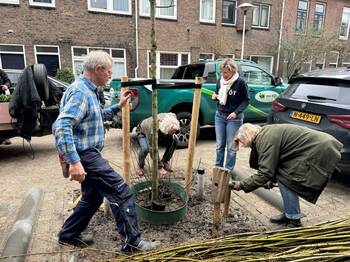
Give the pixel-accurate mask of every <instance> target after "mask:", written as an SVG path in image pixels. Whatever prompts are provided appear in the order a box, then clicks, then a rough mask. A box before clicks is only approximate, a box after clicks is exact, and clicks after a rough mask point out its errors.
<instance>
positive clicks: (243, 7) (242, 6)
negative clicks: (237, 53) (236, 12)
mask: <svg viewBox="0 0 350 262" xmlns="http://www.w3.org/2000/svg"><path fill="white" fill-rule="evenodd" d="M238 8H239V9H241V10H242V11H243V14H244V16H243V33H242V48H241V59H242V60H243V55H244V40H245V39H244V38H245V20H246V16H247V11H249V10H253V9H254V5H252V4H250V3H243V4H240V5H239V6H238Z"/></svg>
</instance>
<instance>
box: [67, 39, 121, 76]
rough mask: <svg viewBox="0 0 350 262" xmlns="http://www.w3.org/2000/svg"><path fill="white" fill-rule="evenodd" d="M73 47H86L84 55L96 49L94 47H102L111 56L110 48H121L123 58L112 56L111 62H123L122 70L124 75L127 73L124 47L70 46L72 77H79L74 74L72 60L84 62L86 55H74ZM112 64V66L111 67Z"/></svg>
mask: <svg viewBox="0 0 350 262" xmlns="http://www.w3.org/2000/svg"><path fill="white" fill-rule="evenodd" d="M74 48H80V49H86V51H87V52H86V55H88V54H89V53H90V52H91V49H92V50H96V49H103V50H109V55H111V56H112V50H122V51H123V56H124V57H123V58H116V57H112V60H113V64H114V62H117V63H120V62H123V63H124V72H125V75H127V65H126V50H125V48H114V47H95V46H71V52H72V68H73V74H74V77H75V78H77V77H79V75H80V74H79V75H77V74H75V67H74V61H79V62H84V60H85V58H86V56H75V55H74ZM113 64H112V67H113Z"/></svg>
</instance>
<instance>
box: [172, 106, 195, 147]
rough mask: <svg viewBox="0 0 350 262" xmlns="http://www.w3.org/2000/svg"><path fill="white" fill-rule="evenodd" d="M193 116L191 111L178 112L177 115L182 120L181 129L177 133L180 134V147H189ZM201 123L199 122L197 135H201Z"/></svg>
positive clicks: (178, 145)
mask: <svg viewBox="0 0 350 262" xmlns="http://www.w3.org/2000/svg"><path fill="white" fill-rule="evenodd" d="M191 116H192V114H191V113H190V112H178V113H176V117H177V119H178V120H179V122H180V131H179V132H178V133H176V134H177V136H178V144H177V147H178V148H185V147H188V143H189V140H190V129H191ZM199 132H200V125H199V123H198V126H197V137H196V139H198V137H199Z"/></svg>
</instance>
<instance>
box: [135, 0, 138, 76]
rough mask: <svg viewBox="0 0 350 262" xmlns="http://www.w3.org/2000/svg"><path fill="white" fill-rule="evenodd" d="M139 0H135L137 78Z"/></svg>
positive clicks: (136, 68)
mask: <svg viewBox="0 0 350 262" xmlns="http://www.w3.org/2000/svg"><path fill="white" fill-rule="evenodd" d="M137 2H138V0H135V45H136V67H135V78H137V72H138V70H139V16H138V4H137Z"/></svg>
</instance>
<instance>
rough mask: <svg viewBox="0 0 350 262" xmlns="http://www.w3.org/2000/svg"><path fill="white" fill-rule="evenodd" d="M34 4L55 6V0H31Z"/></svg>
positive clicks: (31, 3) (30, 2)
mask: <svg viewBox="0 0 350 262" xmlns="http://www.w3.org/2000/svg"><path fill="white" fill-rule="evenodd" d="M29 4H30V5H32V6H45V7H55V0H29Z"/></svg>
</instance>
